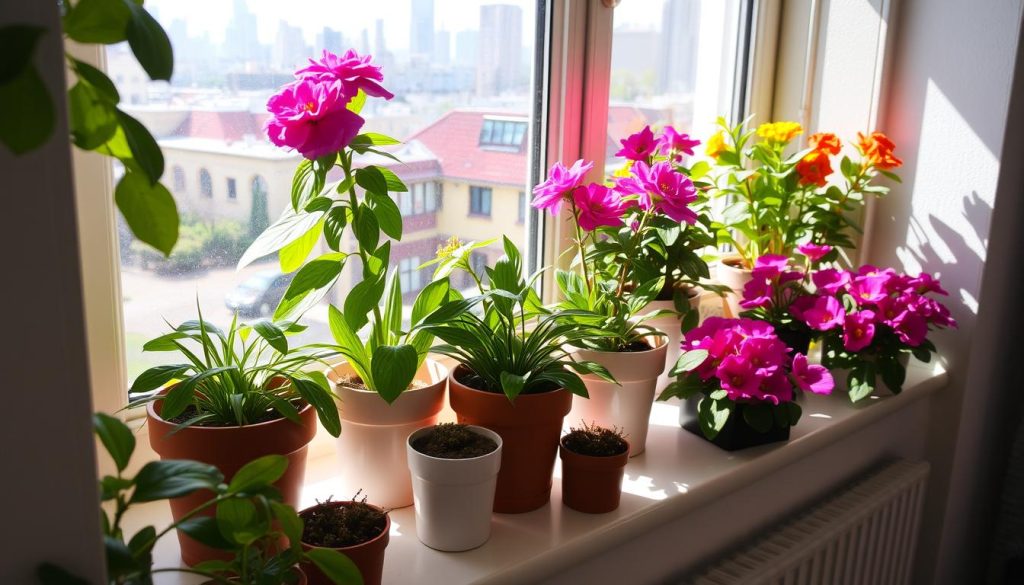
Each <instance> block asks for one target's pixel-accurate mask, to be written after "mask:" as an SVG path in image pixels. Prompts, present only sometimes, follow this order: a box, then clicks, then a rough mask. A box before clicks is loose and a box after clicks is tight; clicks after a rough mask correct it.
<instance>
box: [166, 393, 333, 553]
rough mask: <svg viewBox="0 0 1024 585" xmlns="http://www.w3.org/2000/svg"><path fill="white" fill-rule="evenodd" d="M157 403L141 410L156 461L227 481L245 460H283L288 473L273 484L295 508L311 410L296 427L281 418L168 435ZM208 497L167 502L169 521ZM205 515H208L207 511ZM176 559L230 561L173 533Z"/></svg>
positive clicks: (311, 430) (312, 429)
mask: <svg viewBox="0 0 1024 585" xmlns="http://www.w3.org/2000/svg"><path fill="white" fill-rule="evenodd" d="M162 407H163V404H162V402H161V401H155V402H150V403H149V404H148V405H147V406H146V418H147V423H148V424H149V444H150V445H152V446H153V450H154V451H156V452H157V453H158V454H159V455H160V458H161V459H192V460H194V461H202V462H203V463H209V464H210V465H213V466H215V467H216V468H217V469H219V470H220V472H221V473H223V474H224V480H225V481H230V480H231V478H232V477H233V476H234V475H235V473H236V472H238V470H239V469H241V468H242V466H244V465H245V464H247V463H249V462H250V461H252V460H254V459H257V458H259V457H263V456H264V455H285V456H287V457H288V469H287V470H285V472H284V475H283V476H281V479H279V480H278V481H277V483H275V484H274V485H275V486H276V487H277V489H278V490H280V491H281V498H282V500H283V501H284V503H285V504H287V505H289V506H292V507H295V506H298V504H299V496H300V492H301V490H302V482H303V479H304V477H305V473H306V450H307V446H308V445H309V442H310V441H312V440H313V437H314V436H315V435H316V429H317V421H316V411H315V410H313V407H312V406H309V405H308V404H307V405H306V406H305V407H304V408H302V409H301V410H300V411H299V416H300V417H301V419H302V424H296V423H294V422H292V421H290V420H288V419H286V418H280V419H276V420H272V421H268V422H262V423H256V424H252V425H246V426H244V427H197V426H193V427H187V428H184V429H181V430H180V431H178V432H176V433H172V431H173V430H174V428H175V427H176V426H177V425H175V424H173V423H169V422H167V421H165V420H164V419H162V418H160V410H161V408H162ZM211 497H213V493H212V492H210V491H208V490H201V491H199V492H195V493H193V494H190V495H188V496H184V497H181V498H175V499H173V500H171V501H170V503H171V515H172V517H173V518H174V520H175V521H177V520H178V518H181V517H182V516H184V515H185V514H187V513H188V512H190V511H192V510H194V509H195V508H197V507H198V506H199V505H200V504H202V503H204V502H206V501H208V500H209V499H210V498H211ZM208 515H211V516H212V515H213V509H210V511H209V512H208ZM178 542H179V543H180V545H181V559H182V560H183V561H185V563H186V564H188V565H189V566H191V565H195V564H197V563H201V562H203V561H207V560H210V559H221V560H225V559H230V558H231V555H230V554H228V553H225V552H224V551H221V550H217V549H213V548H210V547H207V546H205V545H203V544H200V543H199V542H196V541H195V540H193V539H191V538H190V537H188V536H187V535H186V534H185V533H183V532H181V531H178Z"/></svg>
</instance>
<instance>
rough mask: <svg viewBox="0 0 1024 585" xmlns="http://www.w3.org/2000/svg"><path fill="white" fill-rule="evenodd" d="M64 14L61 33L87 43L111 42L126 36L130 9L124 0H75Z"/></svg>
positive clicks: (123, 38)
mask: <svg viewBox="0 0 1024 585" xmlns="http://www.w3.org/2000/svg"><path fill="white" fill-rule="evenodd" d="M65 6H68V7H69V10H68V11H67V14H65V15H64V34H66V35H67V36H68V37H69V38H71V39H72V40H75V41H78V42H80V43H87V44H103V45H112V44H114V43H119V42H121V41H123V40H125V39H126V38H127V35H128V23H129V22H130V21H131V19H132V11H131V9H130V8H129V7H128V3H127V2H125V1H124V0H79V1H78V2H76V3H75V4H74V5H73V6H72V5H70V3H65Z"/></svg>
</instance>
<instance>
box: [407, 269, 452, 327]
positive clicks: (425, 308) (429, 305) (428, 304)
mask: <svg viewBox="0 0 1024 585" xmlns="http://www.w3.org/2000/svg"><path fill="white" fill-rule="evenodd" d="M450 290H451V286H450V285H449V283H448V279H447V278H442V279H440V280H435V281H433V282H431V283H430V284H428V285H427V286H425V287H423V290H421V291H420V292H419V294H417V295H416V301H415V302H414V303H413V304H412V321H411V323H412V325H413V326H416V325H417V324H418V323H419V322H420V321H422V320H423V318H424V317H426V316H427V314H429V313H430V312H431V311H433V310H434V309H436V308H438V307H440V306H441V303H443V302H445V300H446V299H447V298H448V292H449V291H450Z"/></svg>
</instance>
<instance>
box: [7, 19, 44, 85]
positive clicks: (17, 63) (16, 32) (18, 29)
mask: <svg viewBox="0 0 1024 585" xmlns="http://www.w3.org/2000/svg"><path fill="white" fill-rule="evenodd" d="M44 34H46V29H45V28H43V27H41V26H34V25H30V24H11V25H7V26H2V27H0V85H3V84H5V83H8V82H10V81H12V80H13V79H14V78H15V77H17V76H19V75H21V73H22V72H23V71H24V70H25V69H27V68H29V67H31V66H32V55H34V54H35V52H36V46H37V45H38V44H39V39H41V38H42V37H43V35H44Z"/></svg>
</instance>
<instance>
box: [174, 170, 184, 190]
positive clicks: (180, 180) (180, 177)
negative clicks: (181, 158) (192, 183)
mask: <svg viewBox="0 0 1024 585" xmlns="http://www.w3.org/2000/svg"><path fill="white" fill-rule="evenodd" d="M173 173H174V191H175V193H180V192H182V191H184V190H185V169H183V168H181V167H180V166H177V165H175V167H174V171H173Z"/></svg>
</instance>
